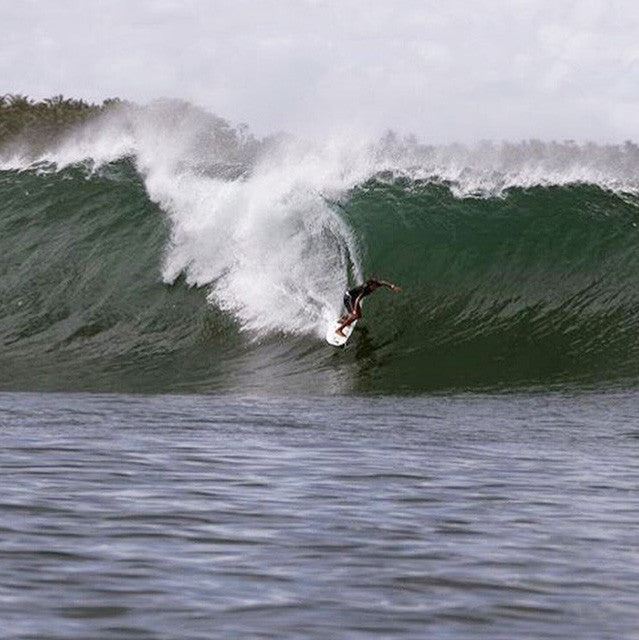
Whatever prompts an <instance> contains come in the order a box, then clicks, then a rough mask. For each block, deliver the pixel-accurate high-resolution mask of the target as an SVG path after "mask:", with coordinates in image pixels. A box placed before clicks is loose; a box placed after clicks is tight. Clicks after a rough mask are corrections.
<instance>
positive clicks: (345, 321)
mask: <svg viewBox="0 0 639 640" xmlns="http://www.w3.org/2000/svg"><path fill="white" fill-rule="evenodd" d="M356 319H357V318H356V316H355V314H353V313H349V314H348V315H347V316H344V317H343V318H342V319H341V320H340V322H341V324H340V325H339V327H337V329H335V333H336V334H337V335H338V336H343V335H344V329H345V328H346V327H348V326H349V325H350V324H352V323H353V322H354V321H355V320H356Z"/></svg>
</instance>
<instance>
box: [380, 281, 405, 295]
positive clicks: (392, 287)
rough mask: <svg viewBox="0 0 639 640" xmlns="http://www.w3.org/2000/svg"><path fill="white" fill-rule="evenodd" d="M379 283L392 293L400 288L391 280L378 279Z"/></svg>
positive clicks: (397, 291)
mask: <svg viewBox="0 0 639 640" xmlns="http://www.w3.org/2000/svg"><path fill="white" fill-rule="evenodd" d="M379 284H381V285H382V287H386V288H387V289H390V290H391V291H392V292H393V293H399V292H400V291H401V289H400V288H399V287H398V286H397V285H396V284H393V283H392V282H386V280H379Z"/></svg>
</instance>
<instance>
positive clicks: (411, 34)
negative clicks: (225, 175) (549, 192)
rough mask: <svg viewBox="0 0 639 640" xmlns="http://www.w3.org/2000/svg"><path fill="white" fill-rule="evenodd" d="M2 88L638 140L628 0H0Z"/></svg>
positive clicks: (227, 110) (290, 121) (296, 129)
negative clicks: (161, 99)
mask: <svg viewBox="0 0 639 640" xmlns="http://www.w3.org/2000/svg"><path fill="white" fill-rule="evenodd" d="M0 25H2V38H1V39H0V93H22V94H27V95H30V96H32V97H35V98H42V97H47V96H52V95H57V94H64V95H65V96H73V97H81V98H85V99H89V100H94V101H98V100H102V99H104V98H107V97H112V96H118V97H121V98H126V99H130V100H134V101H136V102H141V103H146V102H149V101H152V100H154V99H157V98H161V97H169V98H180V99H184V100H188V101H190V102H193V103H195V104H197V105H199V106H201V107H204V108H206V109H207V110H209V111H212V112H213V113H216V114H217V115H220V116H222V117H224V118H226V119H228V120H230V121H231V122H232V123H239V122H245V123H248V125H249V127H250V128H251V130H252V131H254V132H255V133H257V134H258V135H264V134H267V133H273V132H276V131H287V132H290V133H293V134H301V135H307V136H314V135H320V136H321V135H326V134H329V133H331V134H336V133H340V132H343V131H349V130H358V131H361V132H364V133H380V132H383V131H384V130H386V129H389V128H391V129H394V130H396V131H398V132H400V133H404V134H407V133H414V134H415V135H417V137H418V138H419V139H420V140H423V141H425V142H432V143H450V142H465V143H472V142H476V141H479V140H483V139H489V140H495V141H500V140H512V141H515V140H521V139H528V138H539V139H542V140H552V139H556V140H566V139H575V140H577V141H585V140H593V141H596V142H620V141H623V140H625V139H633V140H639V3H636V2H634V1H631V0H437V1H432V0H420V1H413V0H392V1H389V0H384V1H383V2H382V1H379V0H339V1H336V0H326V1H322V0H55V1H54V2H53V1H48V0H46V1H42V0H0Z"/></svg>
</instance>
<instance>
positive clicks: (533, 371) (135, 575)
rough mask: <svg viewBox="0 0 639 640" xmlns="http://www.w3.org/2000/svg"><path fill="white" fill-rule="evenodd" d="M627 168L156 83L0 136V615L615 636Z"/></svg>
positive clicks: (94, 626)
mask: <svg viewBox="0 0 639 640" xmlns="http://www.w3.org/2000/svg"><path fill="white" fill-rule="evenodd" d="M638 169H639V148H638V147H637V146H636V145H634V144H633V143H630V142H628V143H625V144H623V145H607V146H605V145H595V144H586V145H577V144H575V143H573V142H570V141H567V142H562V143H550V142H539V141H528V142H518V143H502V144H491V143H481V144H478V145H475V146H474V147H464V146H461V145H450V146H445V147H444V146H439V147H436V146H429V145H424V144H421V143H419V142H418V141H416V140H414V139H413V138H410V137H409V138H402V137H399V136H397V135H394V134H390V133H389V134H388V135H387V136H385V137H384V138H382V139H381V140H376V141H371V140H363V139H358V138H355V137H352V138H349V137H347V136H341V137H337V138H335V139H331V140H324V141H321V142H319V141H301V140H298V139H293V138H291V137H289V136H284V135H282V136H273V137H271V138H268V139H265V140H263V141H257V140H255V139H254V138H253V137H252V136H250V135H249V134H247V132H246V130H245V128H243V127H239V128H236V129H234V128H233V127H231V126H230V125H229V124H228V123H226V122H225V121H223V120H221V119H220V118H217V117H215V116H212V115H210V114H207V113H205V112H203V111H201V110H199V109H198V108H196V107H193V106H192V105H189V104H188V103H183V102H175V101H160V102H158V103H154V104H152V105H148V106H146V107H138V106H135V105H129V104H126V105H117V106H116V107H114V108H113V109H112V110H110V111H109V112H107V113H105V114H102V115H100V116H99V117H97V118H95V119H94V120H92V121H90V122H88V123H86V124H85V125H82V126H79V127H77V128H76V129H74V130H72V131H71V132H69V133H68V134H67V135H66V136H65V137H64V138H63V139H59V140H56V142H55V144H51V145H50V146H48V147H47V148H37V149H36V148H34V147H33V145H32V142H29V143H28V142H27V141H24V142H23V143H21V142H20V141H18V142H14V143H13V144H11V145H10V146H7V147H6V148H5V149H3V150H0V302H1V304H0V338H1V340H2V343H1V347H0V440H1V442H0V444H1V446H0V481H1V484H2V487H3V491H2V496H1V497H0V629H1V630H2V631H1V633H0V635H1V636H2V638H7V639H12V640H13V639H16V640H17V639H21V640H26V639H36V638H37V639H38V640H43V639H54V638H55V639H56V640H63V639H64V640H67V639H70V638H74V639H75V638H78V639H85V638H86V639H87V640H88V639H91V640H94V639H99V640H101V639H118V640H129V639H132V638H149V639H155V638H161V639H165V638H166V639H167V640H168V639H173V638H175V639H178V638H179V639H181V638H184V639H191V638H193V639H199V638H202V639H209V638H318V639H319V638H322V639H325V638H357V639H359V638H369V637H382V638H401V639H408V638H438V639H439V638H442V639H449V638H450V639H451V640H452V639H455V640H457V639H464V638H486V639H489V638H490V639H499V638H503V639H510V638H531V639H533V638H562V639H564V638H565V639H574V638H580V639H581V638H583V639H590V638H592V639H593V640H594V639H597V640H599V639H602V638H611V639H615V640H617V639H620V638H638V637H639V636H638V635H637V633H638V631H637V630H638V629H639V615H637V611H639V595H638V594H639V591H638V590H637V585H638V584H639V560H638V558H639V555H638V554H639V546H638V543H637V539H638V537H637V529H638V524H639V516H638V515H637V513H638V507H639V494H638V493H637V486H638V480H639V450H638V449H637V443H638V442H639V431H637V421H638V418H639V411H638V410H637V406H638V400H639V384H638V382H639V342H638V341H637V333H638V329H639V285H638V284H637V283H638V282H639V256H638V253H637V250H636V247H637V244H638V241H639V228H638V226H637V225H638V223H639V207H638V205H639V179H638V178H637V176H638V175H639V172H638ZM370 275H376V276H378V277H381V278H386V279H389V280H392V281H393V282H396V283H397V284H399V285H400V286H401V287H402V292H401V293H400V294H398V295H392V294H391V293H390V292H388V291H380V292H377V293H375V294H374V295H373V296H371V297H370V298H369V299H367V304H366V306H365V309H364V316H363V318H362V321H361V322H360V323H359V325H358V327H357V328H356V330H355V332H354V334H353V336H352V338H351V340H350V341H349V343H348V344H347V346H346V347H345V348H344V349H334V348H331V347H329V346H328V345H327V344H326V343H325V341H324V339H323V334H324V332H325V330H326V326H327V324H328V323H329V322H330V321H331V320H334V319H335V317H337V316H338V315H339V314H340V305H341V301H342V295H343V292H344V290H345V289H346V288H347V287H348V286H349V285H350V284H354V283H358V282H361V281H362V279H364V278H366V277H368V276H370Z"/></svg>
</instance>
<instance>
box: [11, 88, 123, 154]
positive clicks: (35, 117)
mask: <svg viewBox="0 0 639 640" xmlns="http://www.w3.org/2000/svg"><path fill="white" fill-rule="evenodd" d="M119 102H120V100H119V99H117V98H110V99H108V100H105V101H104V102H103V103H102V104H92V103H88V102H85V101H84V100H77V99H75V98H65V97H64V96H62V95H58V96H53V97H51V98H45V99H44V100H40V101H35V100H33V99H31V98H29V97H28V96H25V95H22V94H8V93H7V94H5V95H0V146H2V145H4V144H5V143H7V142H9V141H11V140H13V139H15V138H17V137H18V136H26V137H27V139H29V140H30V141H34V140H35V139H38V140H39V142H41V143H42V142H48V141H51V139H52V138H54V137H56V136H58V135H60V134H61V133H63V132H64V131H65V130H67V129H68V128H69V127H71V126H73V125H76V124H78V123H80V122H83V121H85V120H87V119H88V118H91V117H94V116H96V115H98V114H99V113H101V112H103V111H104V110H105V109H107V108H110V107H112V106H113V105H115V104H118V103H119Z"/></svg>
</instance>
